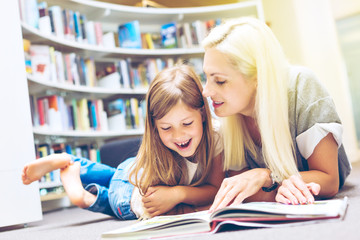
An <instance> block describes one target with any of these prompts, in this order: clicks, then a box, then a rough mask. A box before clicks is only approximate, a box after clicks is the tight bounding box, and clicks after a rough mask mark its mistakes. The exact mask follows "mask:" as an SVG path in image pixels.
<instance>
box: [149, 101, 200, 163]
mask: <svg viewBox="0 0 360 240" xmlns="http://www.w3.org/2000/svg"><path fill="white" fill-rule="evenodd" d="M155 125H156V128H157V130H158V132H159V136H160V139H161V141H162V142H163V144H164V145H165V146H166V147H168V148H169V149H171V150H173V151H175V152H177V153H178V154H180V155H181V156H182V157H191V156H192V155H194V153H195V152H196V149H197V147H198V146H199V144H200V141H201V138H202V134H203V120H202V115H201V111H200V110H196V109H193V108H191V107H189V106H187V105H186V104H184V103H183V102H182V101H179V102H178V103H177V104H176V105H175V106H174V107H173V108H172V109H171V110H170V111H169V112H168V113H167V114H166V115H165V116H164V117H163V118H161V119H158V120H155Z"/></svg>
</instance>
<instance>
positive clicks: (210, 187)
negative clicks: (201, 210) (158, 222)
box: [143, 154, 225, 217]
mask: <svg viewBox="0 0 360 240" xmlns="http://www.w3.org/2000/svg"><path fill="white" fill-rule="evenodd" d="M224 176H225V173H224V172H223V166H222V154H219V155H218V156H216V157H215V158H214V160H213V165H212V168H211V171H210V173H209V180H208V182H207V183H206V184H203V185H201V186H198V187H191V186H174V187H169V186H155V187H150V188H149V190H148V191H147V192H146V194H145V196H144V197H143V203H144V207H145V208H146V210H147V212H148V213H149V214H150V215H151V216H152V217H153V216H157V215H161V214H164V213H166V212H168V211H170V210H171V209H173V208H174V207H175V206H176V205H178V204H180V203H185V204H189V205H193V206H204V205H209V204H210V203H211V202H212V201H213V199H214V197H215V195H216V192H217V190H218V188H219V186H220V184H221V182H222V180H223V179H224Z"/></svg>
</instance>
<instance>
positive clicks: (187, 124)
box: [184, 121, 194, 126]
mask: <svg viewBox="0 0 360 240" xmlns="http://www.w3.org/2000/svg"><path fill="white" fill-rule="evenodd" d="M193 122H194V121H191V122H189V123H184V126H190V125H191V124H192V123H193Z"/></svg>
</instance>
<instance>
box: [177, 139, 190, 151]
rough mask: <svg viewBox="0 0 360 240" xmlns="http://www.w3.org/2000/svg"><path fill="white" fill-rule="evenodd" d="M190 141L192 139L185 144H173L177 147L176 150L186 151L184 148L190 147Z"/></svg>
mask: <svg viewBox="0 0 360 240" xmlns="http://www.w3.org/2000/svg"><path fill="white" fill-rule="evenodd" d="M191 140H192V139H189V140H187V141H185V142H181V143H175V144H176V146H177V147H178V148H180V149H182V150H183V149H186V148H187V147H188V146H189V145H190V143H191Z"/></svg>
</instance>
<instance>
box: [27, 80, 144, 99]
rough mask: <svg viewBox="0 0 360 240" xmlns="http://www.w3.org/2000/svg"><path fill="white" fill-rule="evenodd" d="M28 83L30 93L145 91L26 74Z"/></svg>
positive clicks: (101, 93)
mask: <svg viewBox="0 0 360 240" xmlns="http://www.w3.org/2000/svg"><path fill="white" fill-rule="evenodd" d="M27 78H28V83H29V92H30V94H38V93H41V92H45V91H52V90H53V91H65V92H76V93H83V94H85V95H93V96H96V97H98V98H107V97H110V96H113V95H145V94H146V92H147V89H146V88H135V89H126V88H118V89H113V88H104V87H87V86H76V85H70V84H65V83H56V82H50V81H47V80H40V79H36V78H34V77H32V76H31V75H28V76H27Z"/></svg>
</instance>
